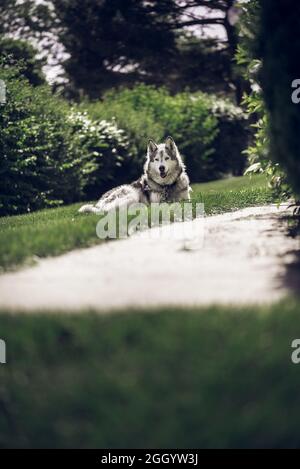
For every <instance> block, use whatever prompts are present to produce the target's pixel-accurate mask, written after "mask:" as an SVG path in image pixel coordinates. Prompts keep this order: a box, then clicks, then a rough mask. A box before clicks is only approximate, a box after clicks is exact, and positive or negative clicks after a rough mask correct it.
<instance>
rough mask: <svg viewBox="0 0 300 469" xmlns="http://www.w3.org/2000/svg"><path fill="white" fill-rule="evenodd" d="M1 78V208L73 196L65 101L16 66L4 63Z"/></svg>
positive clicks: (31, 206) (7, 210) (15, 209)
mask: <svg viewBox="0 0 300 469" xmlns="http://www.w3.org/2000/svg"><path fill="white" fill-rule="evenodd" d="M0 78H1V79H2V80H4V81H5V83H6V93H7V99H6V103H4V104H1V105H0V106H1V107H0V155H1V160H0V175H1V176H0V177H1V199H0V213H1V214H2V215H4V214H13V213H21V212H26V211H30V210H36V209H39V208H42V207H45V206H51V205H58V204H61V203H63V202H71V201H73V200H74V192H73V189H74V187H76V181H75V180H74V179H73V172H72V171H71V168H72V165H73V163H72V161H71V160H70V159H68V152H67V148H68V143H67V138H68V126H67V124H66V116H67V106H66V105H65V103H64V102H63V101H61V100H59V99H57V98H53V97H52V96H51V94H50V91H49V89H48V88H47V87H38V88H33V87H32V86H31V85H29V83H28V82H27V80H25V79H24V78H21V77H20V76H19V70H18V69H16V68H13V69H9V70H8V69H5V68H3V69H2V70H1V72H0Z"/></svg>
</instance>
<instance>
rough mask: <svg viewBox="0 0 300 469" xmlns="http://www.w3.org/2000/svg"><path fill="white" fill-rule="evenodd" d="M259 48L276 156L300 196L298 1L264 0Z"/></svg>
mask: <svg viewBox="0 0 300 469" xmlns="http://www.w3.org/2000/svg"><path fill="white" fill-rule="evenodd" d="M259 3H260V7H261V15H260V18H261V20H260V28H259V34H258V41H257V49H258V53H259V56H260V57H261V59H262V64H263V65H262V71H261V84H262V88H263V92H264V100H265V103H266V108H267V110H268V113H269V116H270V118H269V129H270V149H271V155H272V159H273V161H274V162H275V163H279V164H280V166H281V167H282V169H283V170H284V171H285V173H286V175H287V179H288V182H289V183H290V185H291V187H292V189H293V191H294V193H295V194H296V196H300V165H299V154H300V140H299V128H300V113H299V107H298V106H299V105H298V106H297V104H294V103H293V102H292V99H291V95H292V91H293V88H292V82H293V81H294V80H295V79H297V78H299V76H300V67H299V61H298V60H297V59H296V58H297V57H298V56H299V53H300V37H299V15H300V4H299V2H297V1H295V0H287V1H286V0H285V1H284V0H278V1H277V2H276V8H274V4H273V2H272V1H270V0H260V2H259Z"/></svg>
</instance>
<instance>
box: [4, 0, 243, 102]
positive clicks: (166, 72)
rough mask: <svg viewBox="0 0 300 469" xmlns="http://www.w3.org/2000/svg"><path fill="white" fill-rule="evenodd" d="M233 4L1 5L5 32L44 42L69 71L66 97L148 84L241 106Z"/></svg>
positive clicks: (110, 1)
mask: <svg viewBox="0 0 300 469" xmlns="http://www.w3.org/2000/svg"><path fill="white" fill-rule="evenodd" d="M233 4H234V0H214V1H213V2H208V1H207V0H196V1H195V0H185V1H184V2H182V1H180V0H160V1H159V2H158V1H157V0H51V2H50V1H49V2H48V1H47V2H45V1H43V2H40V1H39V2H37V1H34V0H22V2H20V1H17V0H2V3H1V5H0V16H1V19H2V22H1V23H2V24H1V25H0V33H3V34H8V35H10V36H15V35H16V33H17V34H18V37H21V38H24V39H29V40H30V41H32V40H34V41H35V43H39V44H41V47H42V49H43V53H44V55H46V56H47V57H49V58H51V62H53V59H54V60H55V62H56V63H58V64H59V65H60V68H61V69H62V70H63V71H64V81H65V82H67V83H68V84H67V87H65V88H64V91H65V92H66V94H67V95H68V96H72V97H76V98H80V97H82V95H84V96H88V97H92V98H99V97H100V95H102V94H103V93H104V92H105V90H108V89H110V88H112V87H116V86H129V85H130V86H132V85H133V84H136V83H140V82H141V81H142V82H145V83H148V84H154V85H156V86H162V85H164V86H166V87H167V88H168V89H169V90H171V91H172V92H173V93H175V92H179V91H183V90H184V89H185V88H186V87H188V88H189V90H191V91H197V90H199V89H200V90H202V91H206V92H215V93H220V94H224V93H230V95H231V96H232V97H234V95H235V96H236V99H237V102H238V103H240V96H241V89H242V87H243V84H242V82H241V76H240V73H239V71H237V69H236V67H235V65H234V60H233V58H234V53H235V50H236V46H237V42H238V36H237V31H236V28H235V26H234V25H233V24H232V23H231V22H230V21H229V18H230V15H231V11H232V8H233ZM197 6H198V8H197ZM204 8H205V10H206V11H207V12H208V14H206V15H203V10H204ZM211 25H212V26H214V27H215V26H218V27H219V28H223V30H224V32H225V35H224V37H223V38H222V39H220V38H218V37H217V38H209V39H207V38H205V34H203V35H201V36H200V34H199V33H201V32H203V31H204V30H206V28H209V27H210V26H211ZM188 27H193V30H191V28H188ZM203 28H204V29H203ZM57 52H58V53H57ZM63 52H66V54H65V53H63Z"/></svg>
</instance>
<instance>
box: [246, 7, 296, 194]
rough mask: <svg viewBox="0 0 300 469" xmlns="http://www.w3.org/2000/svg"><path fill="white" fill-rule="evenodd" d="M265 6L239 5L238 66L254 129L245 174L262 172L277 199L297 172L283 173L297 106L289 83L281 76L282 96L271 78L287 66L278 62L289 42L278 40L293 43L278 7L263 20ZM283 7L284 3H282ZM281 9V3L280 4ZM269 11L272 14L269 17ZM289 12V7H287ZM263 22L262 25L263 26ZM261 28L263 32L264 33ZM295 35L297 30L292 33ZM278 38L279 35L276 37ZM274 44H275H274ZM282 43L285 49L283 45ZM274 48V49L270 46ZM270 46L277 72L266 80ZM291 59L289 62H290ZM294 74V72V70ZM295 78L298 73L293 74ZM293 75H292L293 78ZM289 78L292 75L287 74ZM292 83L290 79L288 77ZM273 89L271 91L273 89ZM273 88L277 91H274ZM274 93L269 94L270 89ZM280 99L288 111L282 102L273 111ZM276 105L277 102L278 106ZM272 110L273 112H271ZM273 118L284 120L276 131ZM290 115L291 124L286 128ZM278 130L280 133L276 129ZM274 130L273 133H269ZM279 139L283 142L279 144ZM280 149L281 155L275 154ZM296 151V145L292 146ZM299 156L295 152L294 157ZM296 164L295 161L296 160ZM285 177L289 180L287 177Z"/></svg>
mask: <svg viewBox="0 0 300 469" xmlns="http://www.w3.org/2000/svg"><path fill="white" fill-rule="evenodd" d="M266 5H267V3H265V2H264V1H263V0H253V1H251V2H248V3H245V4H243V5H242V8H243V16H242V21H241V24H240V28H241V35H242V41H241V44H240V46H239V49H238V53H237V60H238V63H239V64H242V65H244V67H245V69H246V78H247V79H248V80H249V82H250V83H251V92H250V93H248V95H245V97H244V103H245V104H246V106H247V109H248V112H249V114H250V115H251V116H252V121H254V122H253V124H252V125H253V127H254V128H255V134H254V141H253V143H252V145H250V146H249V148H248V149H247V151H246V153H247V155H248V158H249V162H250V167H249V168H248V169H247V172H248V173H251V172H265V173H266V174H267V175H268V176H269V181H270V186H271V187H272V188H273V191H274V193H275V194H276V196H277V197H279V196H288V195H291V186H290V182H291V181H292V179H293V178H295V177H297V172H293V177H292V176H291V174H289V173H288V174H287V173H286V168H287V165H286V160H288V161H290V160H292V159H293V157H290V156H289V155H290V152H289V150H288V147H289V146H290V143H288V142H291V140H290V137H289V136H288V132H292V129H293V128H294V127H293V125H294V123H295V121H294V118H292V116H294V115H296V114H297V115H298V113H297V109H296V106H295V105H294V107H293V104H292V103H291V96H290V95H291V83H289V84H288V81H287V79H286V78H287V77H284V81H281V84H282V85H283V83H284V86H285V93H284V94H282V93H281V92H279V90H278V89H277V85H276V86H275V83H277V82H278V80H277V78H276V80H275V79H274V77H275V76H276V77H277V76H280V77H281V78H282V73H283V72H282V70H283V68H284V69H287V68H289V67H285V66H284V63H285V60H286V59H285V60H284V61H282V60H279V57H280V54H285V52H283V48H284V47H285V46H286V48H287V49H288V48H289V41H285V43H284V42H283V41H281V39H280V40H279V37H280V38H281V36H282V35H288V37H289V39H290V40H291V43H293V41H292V37H291V35H290V32H291V31H290V32H289V33H288V31H287V30H290V27H289V26H288V24H287V23H288V20H286V18H285V15H283V16H282V17H281V16H280V15H278V8H277V4H276V13H275V14H274V11H275V10H274V8H273V10H274V11H273V10H272V7H271V6H270V5H271V3H270V2H269V8H270V16H268V17H266V16H265V17H264V18H263V16H264V15H263V10H262V8H265V6H266ZM285 5H286V2H285ZM282 8H283V9H284V7H283V3H282ZM271 10H272V11H273V13H272V14H271ZM286 11H288V8H286ZM274 17H276V18H277V20H278V23H277V25H276V27H275V24H273V26H272V28H271V27H270V24H269V22H270V21H273V20H274ZM264 22H265V25H264ZM264 28H266V29H265V31H264ZM273 30H276V31H277V33H276V38H277V39H274V34H273ZM294 34H295V35H296V31H294ZM277 35H278V36H277ZM269 43H270V47H268V46H267V45H266V44H269ZM278 43H280V48H279V49H278V50H277V44H278ZM274 44H276V45H274ZM283 44H285V46H284V45H283ZM272 45H273V46H272ZM272 47H273V59H272V60H273V69H272V70H273V72H275V70H274V67H275V66H276V65H277V66H278V69H280V73H279V75H278V73H277V74H275V73H273V74H272V75H271V73H269V75H268V79H266V68H267V69H268V67H269V65H268V63H269V62H268V60H267V61H266V60H265V58H264V52H263V51H268V52H266V53H267V55H268V54H269V52H270V51H271V50H272ZM293 60H294V59H293V57H291V61H293ZM295 73H296V71H295ZM296 75H297V74H296ZM296 75H295V76H296ZM290 77H291V75H290ZM291 80H292V77H291ZM273 87H274V89H273ZM275 88H276V91H275ZM271 89H272V90H273V91H272V92H271V91H270V90H271ZM279 96H281V98H280V99H282V97H283V96H284V100H285V103H286V106H287V109H288V111H285V110H284V108H283V107H282V103H281V104H280V106H278V108H277V109H278V110H279V111H278V110H277V111H276V112H275V108H276V107H277V103H276V102H275V99H276V98H278V100H279V101H280V99H279ZM278 105H279V103H278ZM271 109H272V110H273V111H272V112H270V111H271ZM274 116H276V119H275V120H277V119H278V120H279V119H283V122H282V126H281V125H280V127H279V126H278V124H277V125H276V130H275V127H274V125H275V124H274ZM287 116H289V118H290V124H289V126H288V128H287V122H288V119H286V117H287ZM279 128H280V129H281V130H280V131H279V130H278V129H279ZM283 128H285V129H286V133H285V135H284V132H282V129H283ZM272 129H273V130H272ZM297 137H298V136H297V135H296V134H295V139H296V140H297ZM278 139H280V140H281V139H282V140H281V142H280V145H279V142H278ZM283 139H286V151H284V152H283V146H284V140H283ZM279 149H281V150H280V156H279V155H278V152H279ZM294 149H295V146H294ZM296 155H298V153H297V152H296V153H295V157H296V158H297V156H296ZM295 164H296V165H297V161H295ZM292 167H293V166H292ZM287 176H288V177H287ZM294 188H295V183H294Z"/></svg>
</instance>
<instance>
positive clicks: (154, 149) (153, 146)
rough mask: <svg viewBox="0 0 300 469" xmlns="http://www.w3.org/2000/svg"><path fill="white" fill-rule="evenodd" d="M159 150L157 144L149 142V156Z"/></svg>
mask: <svg viewBox="0 0 300 469" xmlns="http://www.w3.org/2000/svg"><path fill="white" fill-rule="evenodd" d="M156 150H157V145H156V143H155V142H154V141H153V140H151V138H150V140H149V141H148V148H147V153H148V156H151V155H152V154H153V153H154V152H155V151H156Z"/></svg>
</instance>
